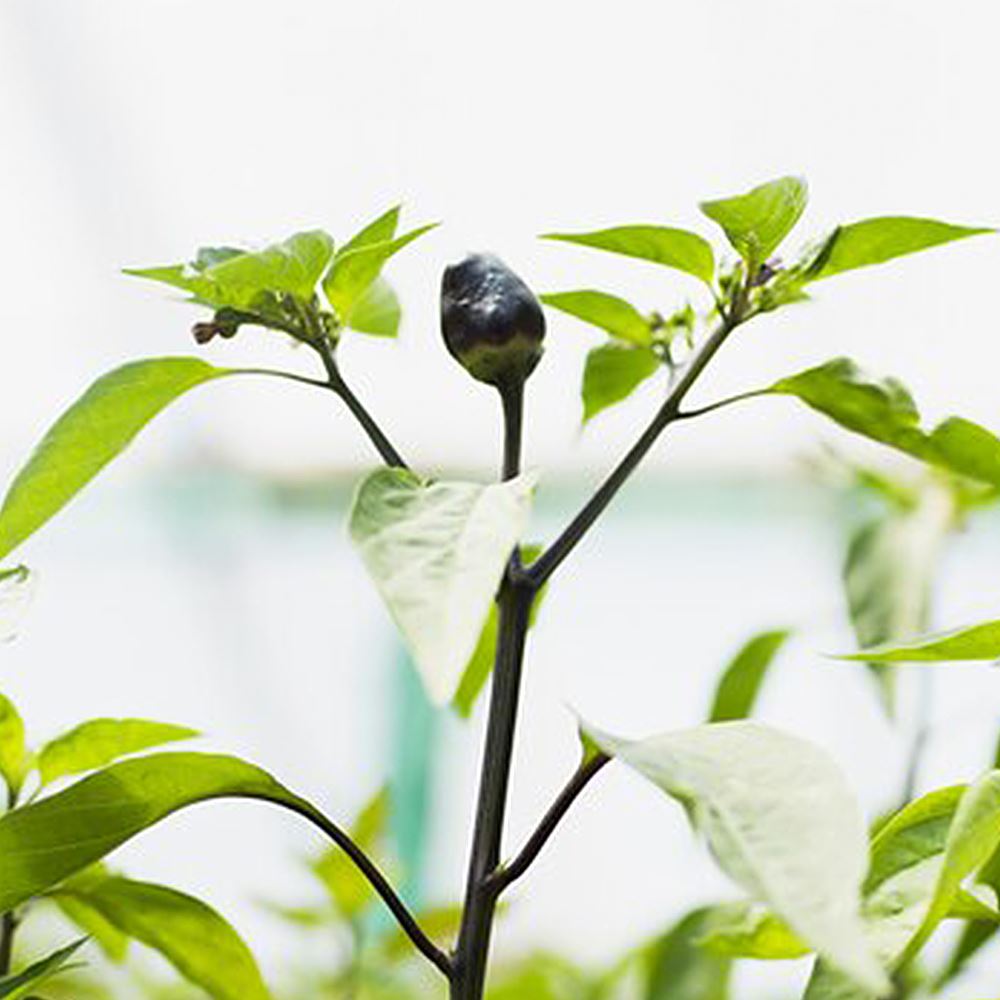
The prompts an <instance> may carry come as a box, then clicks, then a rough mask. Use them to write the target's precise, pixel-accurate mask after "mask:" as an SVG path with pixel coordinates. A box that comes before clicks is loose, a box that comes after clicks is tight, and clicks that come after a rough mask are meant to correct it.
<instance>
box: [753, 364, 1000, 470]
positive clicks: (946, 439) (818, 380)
mask: <svg viewBox="0 0 1000 1000" xmlns="http://www.w3.org/2000/svg"><path fill="white" fill-rule="evenodd" d="M769 391H770V392H773V393H784V394H787V395H790V396H797V397H798V398H799V399H801V400H802V401H803V402H804V403H805V404H806V405H807V406H809V407H811V408H812V409H814V410H817V411H818V412H820V413H823V414H825V415H826V416H828V417H830V418H831V419H832V420H834V421H836V422H837V423H838V424H840V425H841V426H842V427H846V428H847V429H848V430H851V431H854V432H855V433H857V434H861V435H863V436H864V437H867V438H871V439H872V440H873V441H879V442H881V443H882V444H886V445H889V446H890V447H892V448H896V449H898V450H899V451H902V452H905V453H906V454H908V455H912V456H913V457H914V458H918V459H921V460H922V461H924V462H927V463H928V464H930V465H936V466H939V467H941V468H944V469H949V470H950V471H952V472H956V473H958V474H959V475H963V476H968V477H969V478H971V479H978V480H980V481H981V482H984V483H988V484H989V485H991V486H1000V440H998V439H997V438H996V437H994V436H993V435H992V434H991V433H990V432H989V431H987V430H985V429H984V428H982V427H980V426H979V425H978V424H973V423H970V422H969V421H968V420H963V419H961V418H960V417H949V418H948V419H947V420H945V421H944V422H942V423H940V424H938V426H937V427H935V428H934V429H933V430H932V431H925V430H923V429H922V428H921V427H920V413H919V412H918V410H917V407H916V405H915V403H914V402H913V398H912V397H911V396H910V394H909V392H907V390H906V388H905V387H904V386H903V385H901V384H900V383H899V382H897V381H896V380H895V379H891V378H890V379H885V380H883V381H881V382H876V381H873V380H871V379H869V378H867V377H866V376H865V375H864V373H863V372H862V371H861V370H860V369H859V368H858V366H857V365H856V364H855V363H854V362H853V361H851V360H850V359H849V358H837V359H835V360H833V361H828V362H826V363H825V364H822V365H819V366H818V367H816V368H810V369H808V370H807V371H804V372H801V373H800V374H798V375H793V376H791V377H790V378H785V379H782V380H781V381H780V382H776V383H775V384H774V385H773V386H771V388H770V390H769Z"/></svg>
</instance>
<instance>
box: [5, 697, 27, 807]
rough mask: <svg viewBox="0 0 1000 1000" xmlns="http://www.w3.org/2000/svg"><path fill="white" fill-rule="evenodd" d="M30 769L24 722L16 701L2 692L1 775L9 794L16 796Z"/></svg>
mask: <svg viewBox="0 0 1000 1000" xmlns="http://www.w3.org/2000/svg"><path fill="white" fill-rule="evenodd" d="M27 771H28V747H27V745H26V743H25V739H24V722H23V720H22V719H21V715H20V713H19V712H18V710H17V708H16V707H15V705H14V703H13V702H12V701H11V700H10V699H9V698H8V697H7V696H6V695H3V694H0V777H2V778H3V781H4V784H6V786H7V789H8V793H9V796H11V797H13V796H16V795H17V793H18V792H19V791H20V789H21V784H22V782H23V781H24V779H25V776H26V774H27Z"/></svg>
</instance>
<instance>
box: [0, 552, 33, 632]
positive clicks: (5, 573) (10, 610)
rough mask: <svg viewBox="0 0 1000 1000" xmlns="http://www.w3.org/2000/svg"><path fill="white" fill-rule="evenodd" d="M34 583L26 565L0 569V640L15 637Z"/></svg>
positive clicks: (29, 601)
mask: <svg viewBox="0 0 1000 1000" xmlns="http://www.w3.org/2000/svg"><path fill="white" fill-rule="evenodd" d="M34 583H35V581H34V576H33V575H32V574H31V572H30V571H29V569H28V567H27V566H13V567H11V568H9V569H0V642H9V641H10V640H11V639H13V638H15V637H16V635H17V633H18V630H19V629H20V627H21V621H22V619H23V618H24V615H25V612H26V611H27V609H28V605H29V604H30V603H31V598H32V597H33V595H34V589H35V588H34Z"/></svg>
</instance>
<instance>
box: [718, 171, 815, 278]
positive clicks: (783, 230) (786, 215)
mask: <svg viewBox="0 0 1000 1000" xmlns="http://www.w3.org/2000/svg"><path fill="white" fill-rule="evenodd" d="M808 200H809V191H808V188H807V187H806V182H805V181H804V180H803V179H802V178H801V177H781V178H779V179H778V180H776V181H770V182H768V183H767V184H761V185H760V186H759V187H755V188H754V189H753V190H752V191H748V192H747V193H746V194H741V195H736V196H735V197H733V198H721V199H719V200H716V201H704V202H702V204H701V210H702V211H703V212H704V213H705V215H707V216H708V217H709V218H710V219H711V220H712V221H713V222H717V223H718V224H719V225H720V226H721V227H722V228H723V229H724V230H725V233H726V236H727V237H728V239H729V242H730V243H731V244H732V245H733V247H734V248H735V249H736V250H737V251H738V252H739V254H740V256H741V257H743V259H744V260H745V261H747V263H748V265H749V266H750V267H751V268H752V269H754V270H756V269H757V268H758V267H760V265H761V264H763V263H764V262H765V261H766V260H767V259H768V257H770V256H771V254H772V253H774V251H775V250H777V249H778V245H779V244H780V243H781V241H782V240H783V239H784V238H785V237H786V236H787V235H788V234H789V232H791V230H792V227H793V226H794V225H795V223H796V222H798V221H799V217H800V216H801V215H802V213H803V211H804V210H805V207H806V202H807V201H808Z"/></svg>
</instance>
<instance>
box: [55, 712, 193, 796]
mask: <svg viewBox="0 0 1000 1000" xmlns="http://www.w3.org/2000/svg"><path fill="white" fill-rule="evenodd" d="M198 735H199V734H198V733H197V732H195V730H193V729H188V728H187V727H186V726H174V725H171V724H169V723H166V722H151V721H149V720H148V719H91V720H90V721H89V722H83V723H81V724H80V725H79V726H76V727H74V728H73V729H71V730H70V731H69V732H67V733H63V734H62V735H61V736H57V737H56V738H55V739H54V740H52V741H51V742H49V743H46V744H45V746H43V747H42V748H41V750H39V751H38V762H37V763H38V773H39V775H40V777H41V781H42V784H43V785H47V784H50V783H51V782H53V781H56V780H57V779H59V778H64V777H67V776H69V775H73V774H82V773H83V772H84V771H94V770H96V769H97V768H99V767H104V766H105V765H107V764H110V763H111V762H112V761H115V760H118V758H119V757H126V756H128V755H129V754H133V753H138V752H139V751H140V750H148V749H150V748H151V747H156V746H162V745H163V744H164V743H173V742H175V741H177V740H190V739H193V738H194V737H195V736H198Z"/></svg>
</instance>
